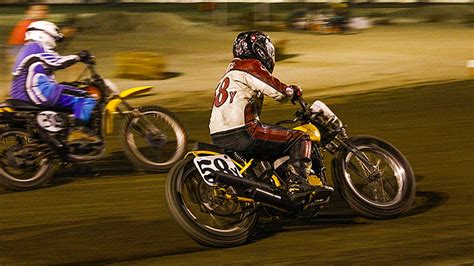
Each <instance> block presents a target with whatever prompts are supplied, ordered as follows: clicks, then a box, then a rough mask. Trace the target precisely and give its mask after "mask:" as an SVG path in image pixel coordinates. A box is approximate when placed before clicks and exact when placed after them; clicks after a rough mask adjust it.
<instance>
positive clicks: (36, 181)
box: [0, 129, 55, 190]
mask: <svg viewBox="0 0 474 266" xmlns="http://www.w3.org/2000/svg"><path fill="white" fill-rule="evenodd" d="M0 141H1V142H0V164H1V165H0V182H1V183H2V184H3V185H4V186H5V187H6V188H7V189H10V190H31V189H37V188H40V187H43V186H44V185H46V184H47V183H48V182H49V181H50V180H51V179H52V178H53V174H54V172H55V169H54V167H55V164H54V161H53V160H50V159H49V158H47V157H44V158H41V159H38V158H36V155H37V153H33V152H31V153H30V152H29V151H30V150H35V149H36V148H37V145H36V144H35V143H33V140H32V138H31V137H30V135H29V133H28V132H26V131H24V130H22V129H10V130H7V131H4V132H2V133H0Z"/></svg>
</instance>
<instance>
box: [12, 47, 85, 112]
mask: <svg viewBox="0 0 474 266" xmlns="http://www.w3.org/2000/svg"><path fill="white" fill-rule="evenodd" d="M78 61H79V56H77V55H69V56H60V55H59V54H57V53H56V52H54V51H51V50H46V49H44V47H43V46H42V45H41V44H40V43H38V42H28V43H27V44H25V45H24V46H23V47H22V49H21V50H20V52H19V53H18V55H17V57H16V61H15V64H14V66H13V70H12V75H13V81H12V84H11V87H10V97H11V98H12V99H17V100H23V101H28V102H33V103H35V104H40V105H46V106H54V105H56V103H57V102H58V99H59V97H60V95H61V93H62V91H63V90H64V89H65V88H68V87H69V86H66V85H62V84H57V83H56V81H55V78H54V75H53V72H54V71H56V70H59V69H63V68H66V67H68V66H70V65H72V64H74V63H76V62H78Z"/></svg>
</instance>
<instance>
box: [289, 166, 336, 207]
mask: <svg viewBox="0 0 474 266" xmlns="http://www.w3.org/2000/svg"><path fill="white" fill-rule="evenodd" d="M287 176H288V179H287V182H288V198H289V199H290V200H291V201H294V202H301V201H303V200H305V199H306V197H307V196H308V195H310V194H311V195H312V197H314V198H316V199H322V200H326V199H327V198H328V197H329V196H330V195H331V194H332V192H334V189H333V188H332V187H330V186H326V185H324V184H323V183H322V182H321V180H320V179H319V177H317V176H316V175H315V174H314V173H313V171H312V170H311V161H309V162H307V161H304V160H298V161H296V162H293V163H289V164H288V169H287Z"/></svg>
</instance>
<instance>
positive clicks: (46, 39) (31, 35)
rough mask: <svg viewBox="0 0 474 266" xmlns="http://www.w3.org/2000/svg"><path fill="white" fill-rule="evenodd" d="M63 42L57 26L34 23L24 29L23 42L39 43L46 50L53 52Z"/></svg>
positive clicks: (40, 22)
mask: <svg viewBox="0 0 474 266" xmlns="http://www.w3.org/2000/svg"><path fill="white" fill-rule="evenodd" d="M63 40H64V35H63V34H62V33H61V32H60V31H59V28H58V26H56V24H54V23H51V22H49V21H35V22H33V23H31V24H30V25H29V26H28V27H27V28H26V33H25V41H36V42H39V43H41V45H43V47H44V48H45V49H47V50H53V49H54V48H56V45H57V43H60V42H61V41H63Z"/></svg>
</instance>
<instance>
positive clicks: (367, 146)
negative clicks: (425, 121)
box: [332, 136, 416, 219]
mask: <svg viewBox="0 0 474 266" xmlns="http://www.w3.org/2000/svg"><path fill="white" fill-rule="evenodd" d="M350 142H351V143H352V144H353V145H354V146H356V147H357V148H358V149H361V150H368V151H373V152H376V153H380V155H381V156H386V158H387V160H390V161H391V162H392V164H393V165H396V166H397V167H398V173H399V174H398V175H399V176H400V179H401V181H400V183H401V185H400V184H399V185H398V188H397V193H396V195H397V196H396V197H395V199H397V200H393V202H388V203H387V204H377V203H375V202H372V201H370V200H368V199H367V198H366V197H364V196H361V194H360V193H358V192H357V189H355V188H354V187H355V186H354V185H351V182H352V181H349V180H348V179H349V178H346V176H347V173H348V172H347V169H348V167H349V166H348V162H347V160H348V159H350V158H351V157H350V156H354V155H353V154H352V153H351V152H349V151H348V150H347V149H345V148H342V147H341V148H340V149H339V150H338V152H337V153H336V154H335V156H334V158H333V161H332V171H333V179H334V183H335V185H336V187H337V189H338V190H339V192H340V194H341V196H342V197H343V198H344V199H345V200H346V202H347V203H348V204H349V206H350V207H351V208H352V209H354V210H355V211H356V212H358V213H359V214H360V215H362V216H363V217H366V218H372V219H389V218H395V217H398V216H400V215H401V214H403V213H404V212H405V211H406V210H408V209H409V208H410V207H411V205H412V204H413V201H414V199H415V192H416V180H415V176H414V173H413V170H412V168H411V166H410V164H409V162H408V160H407V159H406V158H405V156H404V155H403V154H402V153H401V152H400V151H399V150H398V149H397V148H395V147H394V146H393V145H392V144H390V143H388V142H386V141H384V140H382V139H379V138H376V137H372V136H355V137H352V138H351V139H350ZM351 154H352V155H351ZM348 156H349V157H348ZM397 183H398V181H397ZM400 187H401V188H400Z"/></svg>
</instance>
